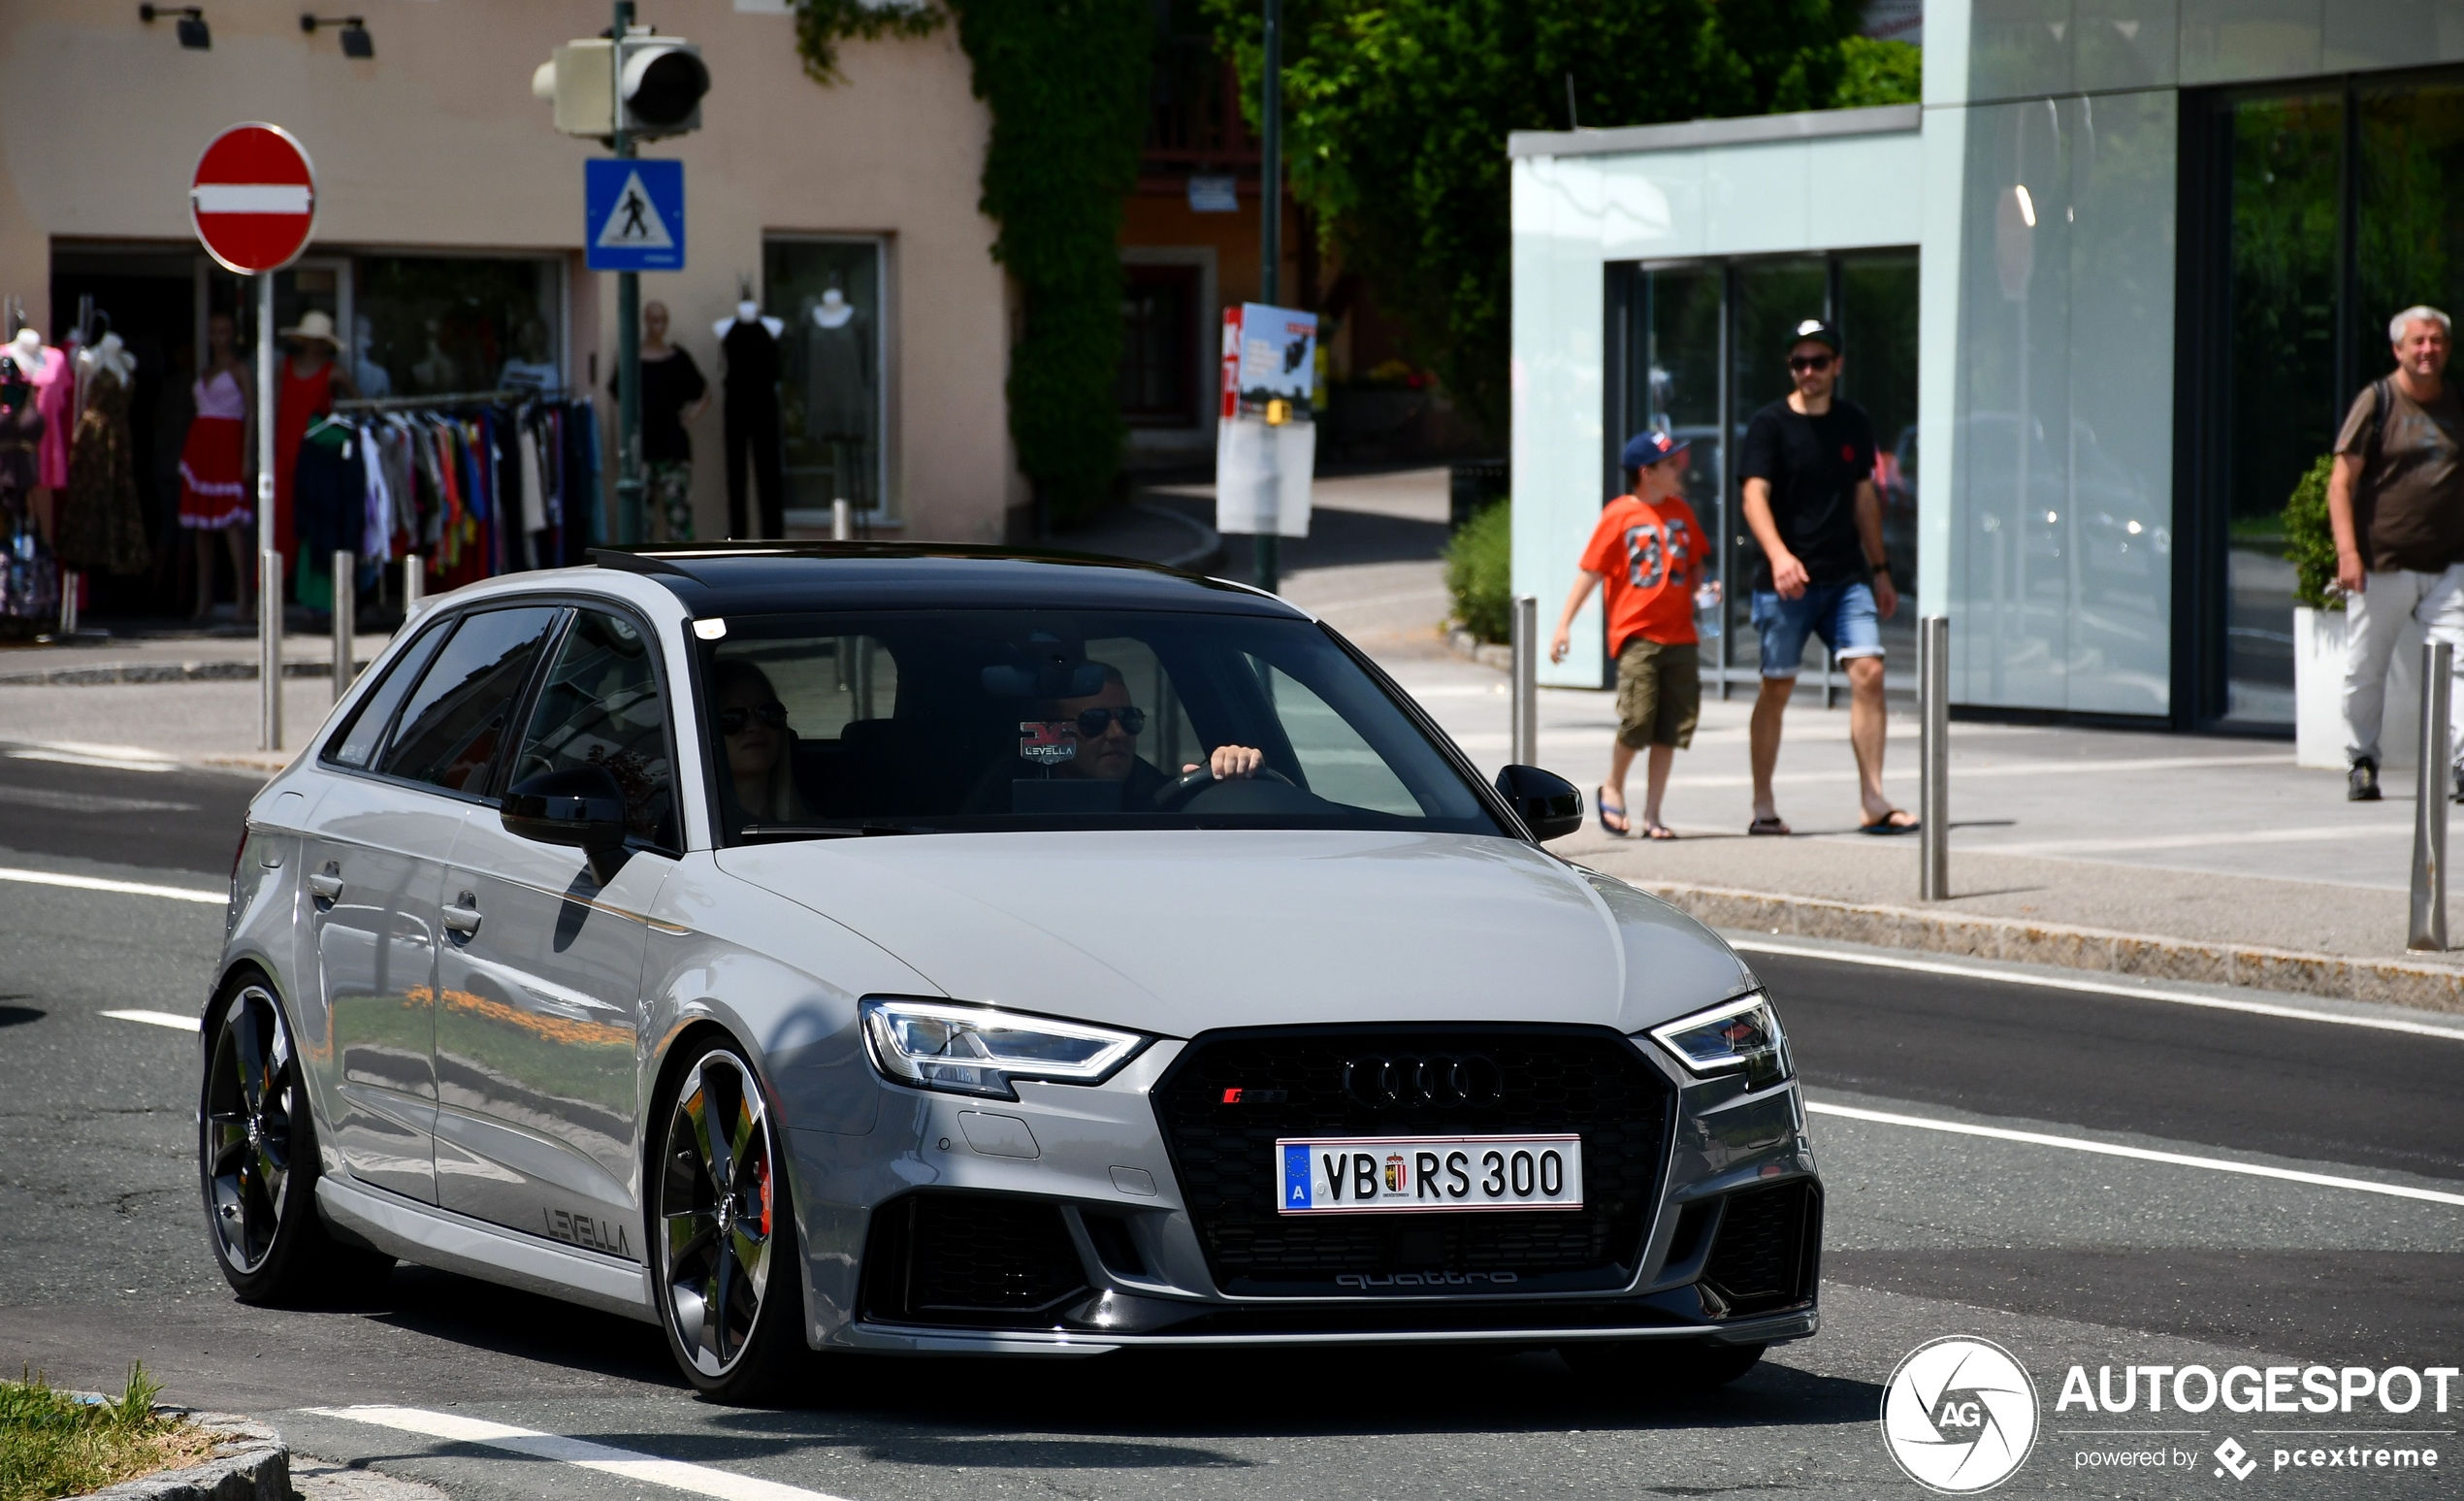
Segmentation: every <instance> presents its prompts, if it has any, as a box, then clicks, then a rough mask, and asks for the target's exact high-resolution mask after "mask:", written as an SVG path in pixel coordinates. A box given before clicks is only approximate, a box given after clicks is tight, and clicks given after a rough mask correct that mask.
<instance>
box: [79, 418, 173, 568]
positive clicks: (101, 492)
mask: <svg viewBox="0 0 2464 1501" xmlns="http://www.w3.org/2000/svg"><path fill="white" fill-rule="evenodd" d="M135 449H136V444H135V443H134V442H133V441H131V439H130V437H129V431H128V387H127V386H125V385H123V384H121V383H120V381H119V379H118V377H116V376H113V375H96V376H94V378H93V380H92V382H91V383H90V384H89V386H88V387H87V390H86V394H85V410H84V411H83V412H82V413H81V415H80V416H79V417H78V419H77V436H76V437H75V438H74V439H73V440H71V442H70V446H69V484H68V495H67V506H66V508H65V509H64V510H62V511H61V512H60V519H59V545H58V552H59V556H60V563H61V565H62V566H63V567H65V568H70V569H75V570H78V571H81V572H88V573H142V572H144V571H146V566H147V565H148V564H150V563H151V562H152V561H153V550H152V548H150V547H149V546H147V544H146V513H145V511H144V509H143V508H141V507H140V506H139V505H138V503H137V465H136V459H135Z"/></svg>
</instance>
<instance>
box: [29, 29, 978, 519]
mask: <svg viewBox="0 0 2464 1501" xmlns="http://www.w3.org/2000/svg"><path fill="white" fill-rule="evenodd" d="M354 9H358V10H361V11H363V12H364V13H365V17H366V23H367V30H368V33H369V35H370V37H371V40H372V41H373V50H374V55H373V58H368V59H354V58H350V57H346V56H344V55H343V54H342V52H341V50H340V46H339V44H338V37H337V33H336V32H335V31H334V30H333V29H330V28H329V29H324V30H320V31H317V32H314V33H304V32H303V30H302V28H301V24H300V15H301V11H300V7H298V6H296V5H288V4H276V3H274V0H219V3H215V4H211V5H208V6H207V7H206V8H205V14H204V17H203V18H204V20H205V21H206V23H207V25H208V26H209V27H210V29H211V46H210V47H209V48H207V49H189V48H183V47H182V46H181V44H180V42H179V40H178V37H177V35H176V31H175V17H173V16H163V17H162V18H158V19H156V20H155V21H153V22H151V23H150V24H149V23H146V22H145V21H143V20H141V19H140V16H139V12H138V8H137V7H136V6H135V5H128V6H116V5H114V6H96V5H88V4H81V3H77V0H21V3H15V4H11V5H8V6H6V7H0V96H5V97H7V98H8V99H9V100H10V101H11V102H12V106H13V109H12V112H11V113H12V118H11V120H10V122H9V123H7V124H6V125H5V126H0V295H5V296H10V297H15V298H17V299H20V300H21V302H22V305H23V307H24V309H25V316H26V318H27V319H28V321H30V322H32V323H33V324H34V325H35V326H36V327H38V328H39V329H41V330H42V331H43V333H44V334H45V336H46V337H47V338H49V339H53V340H56V339H57V338H58V337H59V336H60V334H61V332H62V331H63V330H64V329H65V327H66V326H67V325H68V324H69V323H70V322H71V321H72V320H73V319H74V318H75V317H76V316H77V314H78V310H79V309H80V308H81V307H83V306H91V307H92V308H94V309H96V310H99V311H100V312H101V313H102V314H103V315H104V316H106V317H108V318H109V319H110V322H111V326H112V327H113V329H114V330H115V331H117V332H119V333H120V334H121V335H122V337H123V338H124V339H125V340H126V341H127V342H128V343H129V344H130V346H131V347H132V348H133V349H134V350H135V351H136V352H137V354H138V357H139V360H140V378H141V387H140V390H139V392H138V396H139V405H140V407H141V410H140V411H139V412H138V413H137V414H136V424H135V425H136V428H137V430H138V436H139V439H140V441H141V444H143V445H145V446H146V448H147V449H148V452H147V453H146V454H141V460H146V459H150V460H151V461H152V468H153V471H157V472H158V471H161V470H162V469H163V467H164V464H165V462H172V463H176V460H177V456H178V414H179V408H180V405H181V393H182V392H183V391H184V385H185V380H186V378H187V377H186V375H185V371H186V370H188V369H192V368H193V365H194V361H195V359H196V351H197V350H198V348H199V347H200V346H201V344H202V343H203V340H204V336H205V323H206V318H207V314H208V312H209V311H210V310H213V311H232V312H236V313H238V314H239V315H240V317H241V318H242V320H243V330H242V333H243V343H247V342H250V341H252V340H253V338H254V330H253V327H252V324H253V321H254V317H253V309H254V299H253V295H252V293H251V292H250V291H249V290H248V289H247V288H244V287H243V286H242V285H241V284H240V278H237V277H230V276H228V275H226V274H225V273H223V272H221V271H220V270H219V268H216V267H214V266H213V265H212V264H211V262H210V261H208V260H207V259H206V258H205V256H204V255H203V254H202V252H200V251H199V249H198V247H197V244H196V240H195V237H194V235H193V233H192V232H191V230H190V227H189V222H188V212H187V187H188V180H189V174H190V172H191V170H192V169H193V168H194V166H195V163H196V160H197V156H198V153H199V152H200V151H201V150H202V149H203V148H204V147H205V145H206V143H207V142H208V141H209V140H210V139H211V137H212V136H213V135H214V134H215V133H216V132H218V131H219V130H221V129H222V128H224V127H225V126H228V125H231V124H233V123H236V122H239V121H242V120H250V119H260V120H270V121H273V122H275V123H277V124H280V125H282V126H284V127H285V128H287V129H288V130H290V131H291V132H292V134H293V135H295V136H296V137H298V138H299V140H300V141H301V142H302V144H303V145H304V146H305V147H307V149H308V153H309V155H310V157H311V158H312V160H313V161H314V163H315V167H316V172H317V178H318V220H317V232H316V239H315V242H314V244H313V245H311V246H310V247H309V249H308V252H307V254H306V256H305V257H304V258H303V259H302V260H301V261H300V262H299V263H298V264H297V265H296V266H295V267H294V268H292V269H291V270H289V271H287V272H284V273H282V274H281V277H280V278H279V281H278V283H277V310H278V318H279V321H280V323H281V324H282V325H284V326H288V325H290V324H292V323H294V322H296V320H297V319H298V317H299V316H300V315H301V314H303V313H304V312H306V311H308V310H311V309H315V310H323V311H324V312H326V314H327V315H328V316H329V317H331V318H333V319H334V320H335V324H336V326H337V328H338V329H340V330H342V331H343V332H344V337H345V339H346V340H347V341H348V342H349V343H350V344H351V345H352V347H350V348H349V349H348V350H346V351H345V354H344V356H343V361H344V364H345V366H346V368H348V369H350V370H352V371H353V372H354V373H355V374H357V375H360V376H361V377H362V378H361V379H360V381H359V384H360V385H361V386H362V388H363V389H364V390H372V391H373V390H382V391H385V392H387V393H389V394H392V395H395V396H401V397H414V396H431V395H442V394H451V393H458V392H470V391H479V390H486V389H491V388H495V387H498V386H500V385H501V384H503V382H504V380H505V379H506V378H507V375H508V373H509V372H512V373H517V374H524V375H526V379H527V381H528V382H529V383H532V384H547V385H552V386H556V387H562V388H564V389H567V390H569V391H572V392H575V393H582V392H594V393H597V395H598V400H599V402H600V413H601V418H602V421H603V423H604V424H605V426H606V427H607V428H608V429H609V430H610V431H611V432H612V430H613V426H614V408H613V403H612V401H610V400H609V399H608V397H607V387H608V382H609V380H610V377H611V375H612V374H613V369H614V360H615V357H616V344H617V339H616V327H615V279H614V277H611V276H604V275H599V274H594V273H591V272H589V271H587V270H586V269H585V267H584V262H583V250H582V245H583V203H582V172H583V167H582V164H583V161H584V160H585V159H586V158H589V157H592V156H598V155H603V154H605V148H604V147H601V146H600V145H599V144H598V143H596V142H592V141H585V140H576V139H572V138H568V137H565V136H561V135H559V134H557V133H556V132H555V130H553V129H552V128H551V125H550V111H549V107H548V105H547V104H546V102H544V101H542V100H539V99H536V98H534V97H533V95H532V93H531V86H530V85H531V75H532V70H533V69H534V68H535V67H536V66H537V65H538V64H539V63H541V62H544V61H545V60H547V58H548V56H549V54H550V52H551V50H552V49H554V48H555V47H556V46H557V44H559V43H561V42H564V41H567V40H570V39H573V38H580V37H589V36H594V35H597V34H599V33H600V32H601V31H603V30H604V29H605V27H606V26H607V24H608V17H609V12H608V8H607V6H606V5H604V4H601V3H587V0H535V3H526V4H522V5H504V4H496V3H490V0H370V4H368V5H367V6H363V7H355V8H354ZM640 20H641V21H642V22H643V23H648V24H654V25H656V26H657V27H658V28H659V29H660V30H661V31H662V32H664V33H666V34H670V35H678V36H682V37H684V38H686V39H688V40H690V41H693V42H695V43H697V44H698V45H699V46H700V48H701V49H702V56H703V59H704V61H705V62H706V64H707V65H708V68H709V71H710V75H711V79H712V87H711V91H710V93H709V95H708V97H707V98H706V99H705V100H704V101H703V106H702V128H701V129H700V130H699V131H697V132H696V133H694V134H690V135H686V136H682V137H677V138H674V139H671V140H666V141H660V142H654V143H651V144H649V145H647V146H645V147H643V152H642V154H644V155H648V156H665V157H673V158H676V159H679V160H681V161H682V162H683V163H684V165H685V179H686V203H687V212H686V220H687V223H686V230H687V252H688V253H687V262H686V268H685V269H684V270H682V271H680V272H675V273H669V274H646V275H644V276H643V277H642V296H643V299H644V301H645V302H650V301H657V302H660V303H663V304H665V306H666V308H667V309H668V310H669V312H670V315H671V328H672V333H671V339H672V341H673V342H674V343H678V344H680V345H682V346H683V347H684V348H685V349H686V350H687V351H688V352H689V353H691V354H692V355H693V357H694V359H695V360H696V362H697V364H698V365H699V367H700V369H701V370H702V372H703V373H704V375H706V376H708V377H709V379H710V382H711V384H712V387H713V399H712V402H711V405H710V408H709V409H708V410H707V411H706V412H705V413H704V414H703V415H702V416H701V417H700V418H699V419H698V420H697V421H696V422H695V423H694V424H692V426H691V429H690V435H691V438H692V441H693V444H694V460H695V473H694V477H693V488H692V508H693V513H694V519H695V524H696V530H697V534H698V535H699V536H700V537H703V538H715V537H723V536H725V535H726V533H727V514H728V513H727V504H726V498H725V495H726V487H725V480H724V469H725V465H724V454H723V447H724V444H723V438H724V433H725V427H726V409H725V408H726V401H727V398H726V396H725V395H724V394H723V393H722V386H723V381H722V375H723V369H724V366H723V359H722V355H721V350H720V343H719V336H718V334H717V332H716V331H715V330H714V325H715V324H717V323H718V322H719V321H720V320H722V319H725V318H728V317H729V316H731V315H732V313H733V310H734V309H735V307H736V304H737V302H738V300H739V298H740V297H742V296H747V295H749V296H750V297H751V298H752V299H753V300H755V301H757V302H759V303H761V304H762V311H763V312H764V313H766V314H767V315H769V316H772V317H775V318H777V319H779V320H780V321H781V323H782V326H783V335H782V343H781V348H780V352H781V354H782V357H783V371H784V374H783V378H782V380H781V382H780V386H779V390H778V393H777V400H778V401H779V405H780V408H781V413H780V414H781V422H782V426H783V429H784V432H783V439H782V445H783V447H784V450H785V452H784V461H785V462H784V467H785V477H786V484H785V490H786V494H787V511H788V519H789V530H790V532H791V534H792V535H793V534H796V533H799V532H803V533H810V532H815V531H826V529H827V525H828V511H829V504H830V502H831V500H832V499H834V498H837V497H841V496H843V497H845V498H848V499H850V500H851V501H852V502H854V503H855V505H856V506H857V507H858V508H859V511H861V512H864V513H866V514H867V516H868V519H869V520H870V521H871V523H872V525H873V527H874V529H875V531H876V532H877V533H879V534H882V535H893V536H906V537H913V538H937V539H950V540H962V541H997V540H1000V539H1001V538H1003V537H1004V536H1005V535H1006V534H1007V533H1008V531H1009V530H1010V529H1011V522H1012V520H1013V514H1014V512H1020V508H1021V507H1022V506H1024V505H1025V502H1026V491H1025V487H1024V485H1023V483H1022V481H1021V479H1020V477H1019V475H1018V473H1017V467H1016V464H1015V462H1014V459H1013V456H1012V452H1011V444H1010V441H1009V436H1008V423H1007V418H1006V404H1005V400H1004V396H1003V380H1004V376H1005V375H1006V372H1007V368H1008V353H1009V335H1008V330H1009V327H1010V324H1011V317H1010V307H1009V303H1010V294H1009V291H1008V288H1007V284H1006V281H1005V278H1004V277H1003V274H1002V272H1001V269H1000V267H999V266H998V265H997V264H996V263H994V262H993V260H992V259H991V257H990V254H989V250H990V246H991V244H992V240H993V236H994V233H995V228H994V226H993V224H992V223H991V221H990V220H989V219H987V218H986V217H985V216H984V215H983V214H982V213H981V212H978V210H977V208H976V203H977V200H978V198H979V196H980V194H981V186H980V179H981V176H982V172H983V165H984V151H985V144H986V140H987V136H988V132H989V116H988V115H987V114H986V111H985V108H984V106H983V104H982V102H981V101H979V100H977V99H976V98H975V97H974V94H973V91H972V89H971V87H970V80H969V68H968V63H967V59H966V57H965V55H964V54H963V53H962V52H961V51H960V50H959V49H958V46H957V43H956V38H955V36H954V35H953V34H952V33H951V32H950V30H949V28H944V29H943V30H942V31H941V32H940V33H939V34H937V35H935V36H933V37H930V38H928V39H925V40H923V41H890V42H883V43H878V44H866V43H861V42H857V43H850V44H848V45H847V46H846V47H845V48H844V49H843V51H842V57H841V63H842V70H843V72H844V73H845V75H846V81H845V82H840V83H836V84H833V85H831V86H827V87H825V86H822V85H819V84H816V83H815V82H812V81H811V80H810V79H809V78H807V77H806V76H805V75H804V72H803V69H802V64H801V60H800V59H799V57H798V55H797V53H796V50H795V32H794V16H792V15H791V14H790V13H789V7H788V5H787V4H786V3H785V0H732V3H729V0H656V3H652V4H646V5H644V6H642V7H641V16H640ZM89 298H90V299H91V300H92V301H91V303H90V305H89V304H87V303H86V301H85V300H86V299H89ZM826 306H827V309H828V312H827V317H826V318H825V317H823V316H818V315H817V314H818V313H819V310H823V309H824V308H825V307H826ZM841 309H845V311H842V310H841ZM808 330H809V331H811V332H810V333H808ZM851 330H852V332H851ZM825 331H826V332H827V334H828V335H829V336H830V337H828V338H827V339H825V338H820V337H816V336H818V335H819V334H821V333H823V332H825ZM149 424H151V425H152V427H153V428H156V429H159V430H160V431H159V433H157V432H154V431H150V430H149ZM166 451H167V453H168V460H167V461H166V459H165V454H166ZM154 478H155V476H154V473H144V474H141V481H143V482H145V483H146V484H147V485H149V486H151V487H152V488H153V490H154V491H156V492H157V493H156V494H155V495H154V496H153V497H152V499H153V500H154V501H155V503H156V504H159V502H160V496H159V493H158V492H159V489H160V486H159V485H158V484H155V483H154ZM171 500H172V502H173V503H174V504H176V502H177V494H176V486H175V489H174V493H173V495H172V497H171Z"/></svg>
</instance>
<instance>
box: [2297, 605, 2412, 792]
mask: <svg viewBox="0 0 2464 1501" xmlns="http://www.w3.org/2000/svg"><path fill="white" fill-rule="evenodd" d="M2344 696H2345V612H2344V611H2343V610H2340V609H2312V608H2310V607H2309V606H2307V605H2295V606H2294V607H2293V702H2294V709H2293V734H2294V752H2293V755H2294V760H2295V761H2297V762H2298V763H2299V764H2300V765H2302V766H2305V767H2327V768H2329V769H2331V770H2338V771H2341V770H2343V769H2344V764H2345V709H2344ZM2420 745H2421V627H2420V625H2419V624H2418V623H2417V622H2412V621H2408V622H2406V624H2405V628H2404V636H2403V638H2402V639H2401V640H2399V641H2397V642H2396V648H2395V655H2394V656H2393V658H2391V659H2390V660H2389V661H2388V663H2387V712H2386V720H2385V723H2384V724H2383V725H2382V726H2381V727H2380V729H2379V767H2380V769H2381V770H2382V771H2384V770H2387V769H2390V768H2392V767H2410V766H2412V765H2413V764H2414V762H2415V761H2417V760H2418V759H2420V758H2419V756H2418V755H2417V754H2416V753H2417V752H2418V751H2419V749H2420Z"/></svg>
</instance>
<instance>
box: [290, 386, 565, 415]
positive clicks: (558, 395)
mask: <svg viewBox="0 0 2464 1501" xmlns="http://www.w3.org/2000/svg"><path fill="white" fill-rule="evenodd" d="M568 394H569V393H568V392H567V388H566V387H564V386H527V385H525V386H508V387H505V388H504V389H503V390H498V391H439V392H438V393H436V394H435V395H432V396H349V397H344V398H342V399H341V400H340V401H337V402H335V403H334V404H333V406H334V409H335V410H336V411H416V410H418V409H420V408H427V407H493V406H502V405H509V404H512V403H517V402H561V401H564V400H566V399H567V396H568Z"/></svg>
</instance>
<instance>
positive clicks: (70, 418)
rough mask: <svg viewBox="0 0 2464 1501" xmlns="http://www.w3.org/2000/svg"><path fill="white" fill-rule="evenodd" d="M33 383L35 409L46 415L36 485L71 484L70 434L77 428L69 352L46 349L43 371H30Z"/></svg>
mask: <svg viewBox="0 0 2464 1501" xmlns="http://www.w3.org/2000/svg"><path fill="white" fill-rule="evenodd" d="M25 374H26V379H28V380H30V381H32V382H33V383H34V405H35V409H36V410H38V411H40V412H42V413H43V438H42V440H41V441H40V442H39V443H38V444H37V446H36V449H35V461H36V465H37V471H36V477H35V481H34V482H35V483H36V484H39V485H41V486H43V487H44V488H45V489H47V490H58V489H62V488H65V487H66V486H67V484H68V482H69V432H70V430H71V429H72V428H74V427H75V426H76V425H77V371H76V369H75V368H74V367H73V366H72V365H71V364H70V362H69V352H68V351H67V350H66V349H62V348H57V347H55V346H53V345H51V344H45V345H44V346H43V368H42V369H41V370H39V371H33V370H30V371H27V372H26V373H25Z"/></svg>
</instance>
